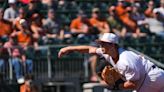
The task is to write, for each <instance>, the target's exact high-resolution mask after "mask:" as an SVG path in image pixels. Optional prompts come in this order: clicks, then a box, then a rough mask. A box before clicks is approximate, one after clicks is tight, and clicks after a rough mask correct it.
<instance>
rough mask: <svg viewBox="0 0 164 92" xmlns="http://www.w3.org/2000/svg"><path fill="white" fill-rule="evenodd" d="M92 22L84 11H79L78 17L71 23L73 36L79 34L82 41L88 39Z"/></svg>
mask: <svg viewBox="0 0 164 92" xmlns="http://www.w3.org/2000/svg"><path fill="white" fill-rule="evenodd" d="M90 27H91V24H90V22H89V20H88V18H87V16H86V15H85V13H84V11H82V10H80V11H79V12H78V15H77V18H75V19H73V20H72V21H71V24H70V31H71V33H72V34H73V36H74V35H75V36H77V39H78V40H79V41H80V42H85V41H88V38H89V36H88V33H89V31H90Z"/></svg>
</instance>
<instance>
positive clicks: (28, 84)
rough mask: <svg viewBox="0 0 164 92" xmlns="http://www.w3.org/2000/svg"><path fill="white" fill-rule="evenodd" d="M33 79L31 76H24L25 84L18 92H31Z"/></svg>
mask: <svg viewBox="0 0 164 92" xmlns="http://www.w3.org/2000/svg"><path fill="white" fill-rule="evenodd" d="M32 82H33V77H32V75H26V76H25V82H24V84H22V85H21V86H20V92H33V90H34V89H33V85H32ZM34 92H38V91H34Z"/></svg>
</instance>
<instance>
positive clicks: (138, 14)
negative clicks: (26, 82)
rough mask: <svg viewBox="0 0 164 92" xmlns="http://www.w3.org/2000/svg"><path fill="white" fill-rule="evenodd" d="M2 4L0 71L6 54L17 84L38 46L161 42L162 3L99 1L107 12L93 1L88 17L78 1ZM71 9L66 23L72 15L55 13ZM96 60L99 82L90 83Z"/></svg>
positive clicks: (13, 0)
mask: <svg viewBox="0 0 164 92" xmlns="http://www.w3.org/2000/svg"><path fill="white" fill-rule="evenodd" d="M110 1H114V2H111V3H110ZM6 2H7V4H6V5H5V7H1V8H0V46H1V47H3V48H1V49H0V51H1V54H0V68H1V69H0V70H2V67H3V63H4V61H5V59H6V58H4V54H2V53H7V52H8V54H9V55H10V56H11V57H12V60H11V61H12V65H13V67H14V72H15V74H16V78H17V79H20V78H21V77H22V76H23V71H22V70H21V66H20V63H21V65H25V66H26V67H27V70H26V73H31V72H32V66H33V63H32V62H33V61H32V60H31V59H28V58H27V56H26V54H25V52H26V51H27V50H28V48H29V47H34V49H36V50H37V48H38V46H40V45H57V44H75V43H76V42H77V43H79V44H82V43H89V44H92V43H91V42H93V41H95V40H96V39H99V37H100V36H101V35H102V34H103V33H106V32H112V33H115V34H117V35H118V36H119V37H120V38H125V37H129V36H130V37H134V38H139V37H145V36H148V35H159V36H161V37H164V0H118V1H117V0H102V2H108V4H109V5H108V7H107V8H106V9H101V7H99V3H101V2H100V1H97V2H98V4H95V5H92V2H94V0H93V1H92V0H91V1H90V2H91V3H90V4H91V5H92V8H91V10H89V11H86V10H87V9H85V8H86V7H85V6H81V7H80V6H78V4H79V2H80V0H71V1H69V0H68V1H67V0H0V3H6ZM81 2H85V0H84V1H83V0H82V1H81ZM88 2H89V1H88ZM95 2H96V1H95ZM74 6H76V7H74ZM71 7H72V9H71V10H74V11H75V14H74V15H75V16H73V15H72V16H69V17H71V18H70V21H67V20H66V18H64V19H62V17H63V16H66V15H67V13H74V12H69V11H68V12H66V13H65V14H64V15H62V14H61V15H59V14H58V12H61V11H66V10H67V8H68V9H70V8H71ZM44 10H45V11H46V12H45V11H44ZM66 17H68V16H66ZM65 22H66V23H65ZM5 48H7V49H5ZM8 48H10V51H9V50H8ZM96 58H97V57H96V56H92V57H91V58H90V61H93V63H92V64H91V67H92V73H93V74H92V75H93V77H92V78H91V79H92V80H93V81H94V80H97V79H96V78H95V77H94V75H96V72H95V65H96V63H95V62H96Z"/></svg>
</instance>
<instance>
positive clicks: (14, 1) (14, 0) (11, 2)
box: [8, 0, 16, 4]
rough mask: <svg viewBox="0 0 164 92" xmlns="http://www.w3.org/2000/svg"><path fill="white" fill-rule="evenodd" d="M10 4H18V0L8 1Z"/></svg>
mask: <svg viewBox="0 0 164 92" xmlns="http://www.w3.org/2000/svg"><path fill="white" fill-rule="evenodd" d="M8 3H10V4H13V3H16V0H8Z"/></svg>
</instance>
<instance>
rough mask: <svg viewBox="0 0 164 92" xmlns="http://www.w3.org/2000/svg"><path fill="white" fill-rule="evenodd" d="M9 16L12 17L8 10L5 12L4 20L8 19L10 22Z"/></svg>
mask: <svg viewBox="0 0 164 92" xmlns="http://www.w3.org/2000/svg"><path fill="white" fill-rule="evenodd" d="M9 15H10V13H9V11H8V10H6V11H5V12H4V17H3V18H4V19H6V20H9Z"/></svg>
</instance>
